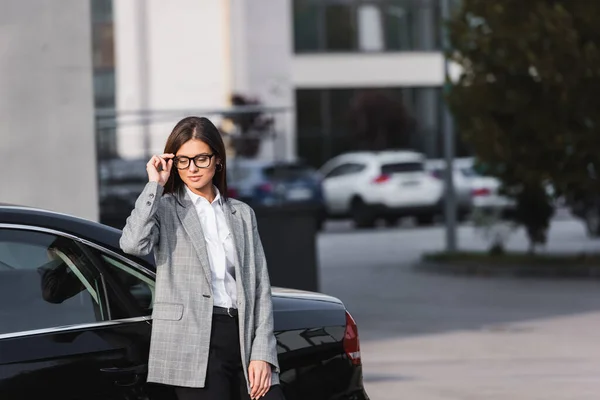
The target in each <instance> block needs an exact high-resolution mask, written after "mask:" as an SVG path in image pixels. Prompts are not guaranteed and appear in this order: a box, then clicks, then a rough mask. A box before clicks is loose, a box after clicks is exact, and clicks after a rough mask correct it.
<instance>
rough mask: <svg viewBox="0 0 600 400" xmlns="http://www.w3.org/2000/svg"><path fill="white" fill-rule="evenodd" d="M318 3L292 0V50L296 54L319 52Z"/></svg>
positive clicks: (306, 0)
mask: <svg viewBox="0 0 600 400" xmlns="http://www.w3.org/2000/svg"><path fill="white" fill-rule="evenodd" d="M319 9H320V7H319V3H318V2H314V1H311V0H294V10H293V12H294V49H295V51H297V52H303V51H316V50H319V47H320V46H319V20H320V18H319Z"/></svg>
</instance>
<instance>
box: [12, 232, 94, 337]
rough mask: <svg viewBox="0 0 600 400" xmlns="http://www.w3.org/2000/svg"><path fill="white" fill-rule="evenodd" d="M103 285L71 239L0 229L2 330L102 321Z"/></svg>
mask: <svg viewBox="0 0 600 400" xmlns="http://www.w3.org/2000/svg"><path fill="white" fill-rule="evenodd" d="M101 288H102V282H101V279H100V274H99V273H98V271H97V270H96V269H95V268H94V266H93V265H92V263H91V262H90V261H89V259H88V258H87V257H86V256H85V255H84V254H83V252H82V251H81V248H80V247H78V245H77V244H76V243H75V242H73V241H72V240H70V239H67V238H64V237H60V236H54V235H50V234H46V233H41V232H33V231H25V230H13V229H0V334H2V333H9V332H20V331H27V330H34V329H43V328H52V327H58V326H67V325H75V324H82V323H91V322H96V321H101V320H103V319H104V315H105V310H103V307H102V304H103V299H102V290H101Z"/></svg>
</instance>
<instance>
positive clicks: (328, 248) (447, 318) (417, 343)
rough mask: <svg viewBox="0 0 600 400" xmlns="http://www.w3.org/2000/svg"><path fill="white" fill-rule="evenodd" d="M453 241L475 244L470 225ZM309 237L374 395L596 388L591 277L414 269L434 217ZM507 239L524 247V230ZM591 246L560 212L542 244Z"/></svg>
mask: <svg viewBox="0 0 600 400" xmlns="http://www.w3.org/2000/svg"><path fill="white" fill-rule="evenodd" d="M459 241H460V246H461V248H464V249H477V248H481V249H483V248H485V242H483V241H482V240H479V239H477V238H476V232H475V231H474V230H473V228H472V227H469V226H463V227H461V228H460V230H459ZM318 244H319V247H318V248H319V258H320V278H321V290H322V291H323V292H325V293H328V294H331V295H334V296H336V297H339V298H340V299H342V300H343V301H344V302H345V304H346V305H347V307H348V309H349V310H350V312H351V313H352V314H353V316H354V317H355V319H356V320H357V323H358V325H359V332H360V335H361V343H362V354H363V362H364V369H365V371H364V373H365V385H366V387H367V390H368V392H369V394H370V396H371V398H372V399H374V400H387V399H402V398H417V399H422V400H437V399H507V398H510V399H523V400H525V399H527V400H530V399H538V398H539V399H596V398H597V393H598V392H600V380H598V379H597V377H598V375H599V373H600V342H599V341H597V340H595V338H596V336H597V333H596V331H597V330H598V328H600V281H599V282H594V281H581V280H568V281H562V280H552V279H545V280H539V279H508V278H474V277H458V276H449V275H448V276H446V275H438V274H430V273H423V272H418V271H415V269H414V268H413V266H414V263H415V262H416V261H417V260H418V259H419V257H420V254H422V252H424V251H435V250H440V249H443V246H444V230H443V228H442V227H433V228H414V227H412V226H400V227H396V228H379V229H376V230H371V231H368V230H365V231H355V230H353V229H352V228H351V227H350V225H349V224H348V223H345V222H333V223H330V224H329V225H328V226H327V229H326V231H325V232H323V233H322V234H321V235H320V237H319V239H318ZM509 248H511V249H520V250H525V249H526V248H527V241H526V238H525V236H524V235H523V233H522V232H518V233H516V234H515V235H514V236H512V237H511V239H510V241H509ZM594 249H597V250H600V241H594V240H590V239H588V238H587V237H586V236H585V232H584V230H583V226H582V225H581V223H580V222H579V221H575V220H573V219H571V218H569V217H568V216H566V217H565V216H562V217H561V218H559V219H557V220H555V221H554V222H553V226H552V229H551V231H550V238H549V243H548V246H547V248H546V249H545V250H544V251H552V252H581V251H593V250H594Z"/></svg>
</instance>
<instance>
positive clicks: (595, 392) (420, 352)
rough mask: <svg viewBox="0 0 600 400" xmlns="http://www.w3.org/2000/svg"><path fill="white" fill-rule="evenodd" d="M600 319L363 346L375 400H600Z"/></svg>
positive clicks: (540, 322) (527, 324) (521, 325)
mask: <svg viewBox="0 0 600 400" xmlns="http://www.w3.org/2000/svg"><path fill="white" fill-rule="evenodd" d="M599 328H600V312H595V313H588V314H579V315H575V316H569V317H559V318H552V319H546V320H532V321H528V322H525V323H516V324H506V325H497V326H488V327H486V328H485V329H482V330H479V331H462V332H461V331H459V332H450V333H445V334H435V335H427V336H418V337H409V338H400V339H389V340H385V341H372V342H368V341H366V342H363V343H362V344H361V345H362V354H363V363H364V366H365V386H366V389H367V393H368V394H369V396H370V398H371V399H372V400H392V399H393V400H396V399H418V400H442V399H443V400H454V399H456V400H458V399H460V400H471V399H472V400H483V399H485V400H507V399H510V400H536V399H540V400H542V399H543V400H559V399H560V400H570V399H573V400H575V399H576V400H586V399H590V400H592V399H594V400H596V399H598V398H600V340H599V338H600V335H599V334H598V329H599Z"/></svg>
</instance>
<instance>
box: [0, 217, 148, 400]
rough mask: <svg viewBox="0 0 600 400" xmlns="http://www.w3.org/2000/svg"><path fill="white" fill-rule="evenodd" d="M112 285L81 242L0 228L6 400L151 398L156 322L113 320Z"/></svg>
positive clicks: (2, 391)
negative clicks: (147, 369)
mask: <svg viewBox="0 0 600 400" xmlns="http://www.w3.org/2000/svg"><path fill="white" fill-rule="evenodd" d="M109 281H111V278H110V276H109V275H107V274H106V273H105V272H103V271H102V270H101V269H100V268H99V263H98V262H97V261H95V260H94V256H93V254H92V253H91V251H90V248H89V247H87V246H85V245H82V243H81V242H80V241H79V240H77V238H74V237H71V236H69V235H66V234H63V233H61V232H56V231H52V230H47V229H42V228H37V227H24V226H12V225H7V224H5V225H1V226H0V398H1V399H2V400H12V399H29V398H32V399H33V398H40V399H41V398H43V399H69V400H80V399H81V400H84V399H85V400H89V399H92V400H95V399H105V400H112V399H115V400H117V399H118V400H121V399H141V398H146V397H145V394H144V393H143V392H142V388H143V376H142V374H143V372H144V371H143V370H142V369H140V368H143V366H144V364H145V360H147V353H148V339H149V331H150V325H149V322H148V321H147V319H148V318H147V317H146V316H144V315H143V314H144V313H143V312H139V313H137V315H135V316H134V317H132V318H125V319H120V320H116V319H115V318H113V317H116V316H119V317H124V316H125V314H117V311H116V310H122V309H123V307H122V306H119V305H117V303H116V300H112V301H109V298H108V295H109V294H110V293H112V292H113V290H112V288H109V287H107V282H109ZM115 299H116V297H115ZM130 311H131V310H130ZM122 312H124V311H122ZM140 366H142V367H140Z"/></svg>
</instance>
